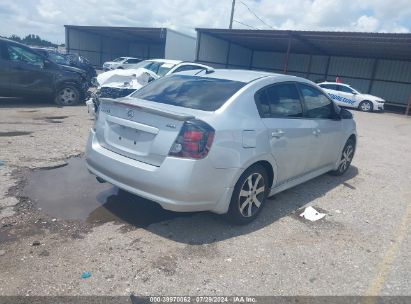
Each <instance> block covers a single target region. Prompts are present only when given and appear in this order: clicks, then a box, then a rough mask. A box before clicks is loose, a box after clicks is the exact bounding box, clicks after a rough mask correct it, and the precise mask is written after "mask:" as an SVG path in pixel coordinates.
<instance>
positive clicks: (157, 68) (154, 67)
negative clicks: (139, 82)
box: [133, 60, 175, 77]
mask: <svg viewBox="0 0 411 304" xmlns="http://www.w3.org/2000/svg"><path fill="white" fill-rule="evenodd" d="M174 66H175V64H173V63H168V62H157V61H150V60H144V61H141V62H139V63H137V64H135V65H133V69H138V68H145V69H147V70H150V71H152V72H154V73H156V74H157V75H158V76H160V77H162V76H164V75H166V74H167V72H168V71H170V70H171V69H172V68H173V67H174Z"/></svg>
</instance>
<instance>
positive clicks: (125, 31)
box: [64, 25, 167, 43]
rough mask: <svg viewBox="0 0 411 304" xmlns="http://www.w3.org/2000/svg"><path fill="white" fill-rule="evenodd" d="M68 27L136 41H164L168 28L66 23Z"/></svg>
mask: <svg viewBox="0 0 411 304" xmlns="http://www.w3.org/2000/svg"><path fill="white" fill-rule="evenodd" d="M64 27H65V28H67V29H76V30H79V31H84V32H88V33H91V34H96V35H101V36H106V37H115V38H117V39H124V40H128V41H134V42H140V41H141V42H146V41H150V42H153V43H162V42H164V41H165V39H166V33H167V29H166V28H155V27H117V26H116V27H113V26H81V25H65V26H64Z"/></svg>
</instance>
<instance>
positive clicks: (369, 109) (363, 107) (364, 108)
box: [358, 100, 374, 112]
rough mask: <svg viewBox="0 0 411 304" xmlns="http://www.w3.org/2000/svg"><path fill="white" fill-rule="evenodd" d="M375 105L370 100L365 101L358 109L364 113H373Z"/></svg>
mask: <svg viewBox="0 0 411 304" xmlns="http://www.w3.org/2000/svg"><path fill="white" fill-rule="evenodd" d="M373 108H374V105H373V104H372V102H371V101H369V100H363V101H361V102H360V104H359V105H358V109H359V110H360V111H362V112H372V110H373Z"/></svg>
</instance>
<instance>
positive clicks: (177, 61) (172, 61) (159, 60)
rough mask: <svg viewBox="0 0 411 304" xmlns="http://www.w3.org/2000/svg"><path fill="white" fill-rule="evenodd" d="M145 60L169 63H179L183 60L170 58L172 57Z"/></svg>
mask: <svg viewBox="0 0 411 304" xmlns="http://www.w3.org/2000/svg"><path fill="white" fill-rule="evenodd" d="M147 61H152V62H161V63H171V64H179V63H182V62H183V61H181V60H172V59H147Z"/></svg>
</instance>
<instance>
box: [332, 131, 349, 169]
mask: <svg viewBox="0 0 411 304" xmlns="http://www.w3.org/2000/svg"><path fill="white" fill-rule="evenodd" d="M354 152H355V141H354V140H353V139H351V138H350V139H348V140H347V142H346V144H345V146H344V149H343V151H342V155H341V159H340V164H339V166H338V168H337V170H334V171H331V174H332V175H337V176H339V175H343V174H344V173H345V172H346V171H347V170H348V168H349V167H350V165H351V162H352V159H353V157H354Z"/></svg>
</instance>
